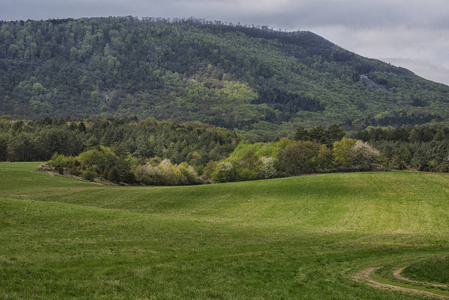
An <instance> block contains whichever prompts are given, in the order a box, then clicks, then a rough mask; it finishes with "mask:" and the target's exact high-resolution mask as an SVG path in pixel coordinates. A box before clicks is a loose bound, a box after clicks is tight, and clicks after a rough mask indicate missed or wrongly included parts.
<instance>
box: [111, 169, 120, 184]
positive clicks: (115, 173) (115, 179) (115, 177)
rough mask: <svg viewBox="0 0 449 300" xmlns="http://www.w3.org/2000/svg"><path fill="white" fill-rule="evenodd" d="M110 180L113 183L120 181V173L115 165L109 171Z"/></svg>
mask: <svg viewBox="0 0 449 300" xmlns="http://www.w3.org/2000/svg"><path fill="white" fill-rule="evenodd" d="M108 180H109V181H110V182H113V183H120V175H119V173H118V170H117V167H116V166H113V167H112V168H111V169H110V170H109V173H108Z"/></svg>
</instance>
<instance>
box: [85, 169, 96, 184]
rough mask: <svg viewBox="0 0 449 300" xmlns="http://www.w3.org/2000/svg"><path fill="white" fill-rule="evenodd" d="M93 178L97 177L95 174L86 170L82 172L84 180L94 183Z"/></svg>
mask: <svg viewBox="0 0 449 300" xmlns="http://www.w3.org/2000/svg"><path fill="white" fill-rule="evenodd" d="M95 177H97V174H96V173H95V172H93V171H91V170H86V171H84V172H83V179H84V180H89V181H94V180H95Z"/></svg>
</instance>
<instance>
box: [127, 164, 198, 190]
mask: <svg viewBox="0 0 449 300" xmlns="http://www.w3.org/2000/svg"><path fill="white" fill-rule="evenodd" d="M135 174H136V179H137V181H138V182H141V183H143V184H145V185H192V184H201V183H203V181H202V180H201V178H200V177H199V176H198V174H197V173H196V171H195V169H194V168H193V167H192V166H189V165H188V164H187V163H185V162H183V163H181V164H179V165H176V164H172V163H171V162H170V160H169V159H164V160H162V161H161V162H160V163H159V164H158V165H152V164H146V165H143V166H139V167H137V168H136V172H135Z"/></svg>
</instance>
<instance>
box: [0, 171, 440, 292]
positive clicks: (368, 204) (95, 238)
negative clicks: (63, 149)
mask: <svg viewBox="0 0 449 300" xmlns="http://www.w3.org/2000/svg"><path fill="white" fill-rule="evenodd" d="M37 166H38V164H37V163H3V164H0V299H16V298H25V299H29V298H31V299H32V298H36V299H42V298H45V299H65V298H76V299H92V298H94V299H205V298H217V299H421V298H422V297H423V296H419V295H411V294H404V293H401V292H396V291H391V290H380V289H375V288H373V287H370V286H368V285H365V284H363V283H359V282H355V281H353V280H352V279H351V275H352V274H354V273H356V272H358V271H360V270H362V269H364V268H367V267H370V266H377V265H379V266H381V265H384V264H388V263H391V262H392V261H398V262H399V261H403V260H413V258H423V257H435V256H444V255H445V254H447V252H448V249H449V235H448V233H449V210H448V209H447V207H448V204H449V174H436V173H418V172H388V173H344V174H322V175H311V176H302V177H292V178H285V179H276V180H266V181H254V182H241V183H229V184H217V185H203V186H189V187H119V186H101V185H97V184H92V183H87V182H80V181H74V180H69V179H66V178H63V177H59V176H50V175H47V174H41V173H37V172H36V171H35V170H36V168H37Z"/></svg>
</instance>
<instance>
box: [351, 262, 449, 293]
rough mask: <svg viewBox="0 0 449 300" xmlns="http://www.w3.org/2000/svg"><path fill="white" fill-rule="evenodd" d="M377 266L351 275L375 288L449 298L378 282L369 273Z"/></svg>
mask: <svg viewBox="0 0 449 300" xmlns="http://www.w3.org/2000/svg"><path fill="white" fill-rule="evenodd" d="M379 268H380V267H377V268H368V269H365V270H363V271H361V272H359V273H357V274H355V275H354V276H353V279H354V280H356V281H363V282H367V283H368V284H369V285H371V286H373V287H376V288H381V289H390V290H395V291H401V292H405V293H414V294H421V295H427V296H431V297H434V298H439V299H448V298H449V297H448V296H444V295H439V294H435V293H431V292H427V291H420V290H415V289H409V288H405V287H401V286H395V285H391V284H386V283H381V282H378V281H376V280H374V279H373V278H371V276H370V275H371V273H372V272H374V271H375V270H377V269H379ZM399 273H400V272H399Z"/></svg>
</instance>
